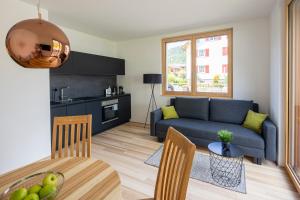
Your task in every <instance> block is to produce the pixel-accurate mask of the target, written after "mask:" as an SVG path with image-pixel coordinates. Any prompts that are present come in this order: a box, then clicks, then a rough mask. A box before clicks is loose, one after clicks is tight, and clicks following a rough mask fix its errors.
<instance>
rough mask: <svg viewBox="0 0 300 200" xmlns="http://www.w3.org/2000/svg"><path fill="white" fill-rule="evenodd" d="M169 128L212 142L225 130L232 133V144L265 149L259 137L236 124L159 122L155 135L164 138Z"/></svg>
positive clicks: (200, 121) (178, 120) (182, 119)
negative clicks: (219, 132) (220, 131)
mask: <svg viewBox="0 0 300 200" xmlns="http://www.w3.org/2000/svg"><path fill="white" fill-rule="evenodd" d="M170 126H172V127H174V128H175V129H177V130H178V131H180V132H181V133H183V134H184V135H185V136H187V137H194V138H202V139H207V140H213V141H218V140H219V139H218V134H217V132H218V131H219V130H221V129H226V130H229V131H231V132H232V133H233V141H232V143H233V144H237V145H241V146H245V147H251V148H257V149H264V147H265V143H264V140H263V138H262V136H261V135H259V134H256V133H255V132H254V131H252V130H249V129H247V128H244V127H242V126H240V125H236V124H229V123H220V122H212V121H204V120H197V119H187V118H180V119H169V120H160V121H158V122H157V123H156V125H155V129H156V133H157V135H158V136H161V137H164V136H165V134H166V132H167V130H168V128H169V127H170ZM163 134H164V135H163Z"/></svg>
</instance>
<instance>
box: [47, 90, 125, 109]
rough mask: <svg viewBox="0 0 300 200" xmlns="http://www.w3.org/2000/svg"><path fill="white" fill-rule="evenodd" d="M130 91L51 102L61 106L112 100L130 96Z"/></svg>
mask: <svg viewBox="0 0 300 200" xmlns="http://www.w3.org/2000/svg"><path fill="white" fill-rule="evenodd" d="M129 95H130V94H129V93H124V94H118V95H112V96H104V95H100V96H93V97H79V98H73V99H72V100H71V101H65V102H53V101H51V102H50V106H51V108H56V107H61V106H66V105H72V104H80V103H86V102H90V101H99V100H100V101H101V100H110V99H115V98H118V97H122V96H129Z"/></svg>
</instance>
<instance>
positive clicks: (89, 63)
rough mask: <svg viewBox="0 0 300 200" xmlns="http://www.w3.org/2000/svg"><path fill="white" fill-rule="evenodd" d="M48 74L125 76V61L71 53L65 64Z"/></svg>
mask: <svg viewBox="0 0 300 200" xmlns="http://www.w3.org/2000/svg"><path fill="white" fill-rule="evenodd" d="M50 74H74V75H125V60H124V59H119V58H112V57H106V56H99V55H93V54H88V53H82V52H76V51H72V52H71V54H70V57H69V59H68V60H67V62H66V63H65V64H64V65H63V66H62V67H60V68H58V69H51V70H50Z"/></svg>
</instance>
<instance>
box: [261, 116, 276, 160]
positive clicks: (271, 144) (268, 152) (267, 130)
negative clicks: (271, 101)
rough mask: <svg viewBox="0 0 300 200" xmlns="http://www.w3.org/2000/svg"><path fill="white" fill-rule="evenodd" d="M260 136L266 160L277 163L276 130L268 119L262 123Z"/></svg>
mask: <svg viewBox="0 0 300 200" xmlns="http://www.w3.org/2000/svg"><path fill="white" fill-rule="evenodd" d="M262 136H263V138H264V140H265V157H266V159H267V160H272V161H277V128H276V125H275V124H274V123H273V122H272V121H271V120H270V119H267V120H265V121H264V123H263V127H262Z"/></svg>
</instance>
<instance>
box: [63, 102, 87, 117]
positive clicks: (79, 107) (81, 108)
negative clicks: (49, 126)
mask: <svg viewBox="0 0 300 200" xmlns="http://www.w3.org/2000/svg"><path fill="white" fill-rule="evenodd" d="M85 114H86V112H85V104H84V103H78V104H71V105H67V116H72V115H85Z"/></svg>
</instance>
